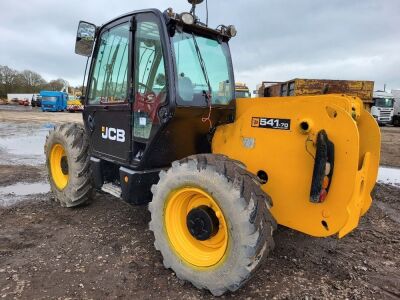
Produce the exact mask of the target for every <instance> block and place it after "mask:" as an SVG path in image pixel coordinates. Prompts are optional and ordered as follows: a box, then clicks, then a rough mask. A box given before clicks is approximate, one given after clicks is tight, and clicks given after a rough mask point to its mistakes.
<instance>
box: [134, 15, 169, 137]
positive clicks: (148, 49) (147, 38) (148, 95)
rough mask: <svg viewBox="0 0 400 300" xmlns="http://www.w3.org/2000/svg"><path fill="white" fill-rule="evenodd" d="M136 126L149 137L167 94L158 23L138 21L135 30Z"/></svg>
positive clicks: (135, 132)
mask: <svg viewBox="0 0 400 300" xmlns="http://www.w3.org/2000/svg"><path fill="white" fill-rule="evenodd" d="M135 65H136V66H137V67H136V68H135V82H134V86H135V103H134V115H133V118H134V120H133V121H134V122H133V124H134V130H133V134H134V136H135V137H137V138H142V139H148V138H149V137H150V134H151V131H152V129H154V126H156V125H159V120H158V115H157V112H158V110H159V108H160V106H161V105H162V104H163V103H165V101H166V98H167V78H166V72H165V63H164V53H163V49H162V43H161V37H160V30H159V26H158V24H157V23H156V22H154V21H139V22H138V23H137V28H136V34H135Z"/></svg>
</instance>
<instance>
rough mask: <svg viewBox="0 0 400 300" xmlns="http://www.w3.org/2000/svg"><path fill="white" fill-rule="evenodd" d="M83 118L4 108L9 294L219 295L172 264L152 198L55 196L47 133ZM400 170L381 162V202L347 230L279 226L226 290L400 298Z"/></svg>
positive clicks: (3, 232) (252, 294)
mask: <svg viewBox="0 0 400 300" xmlns="http://www.w3.org/2000/svg"><path fill="white" fill-rule="evenodd" d="M13 115H14V116H13ZM46 115H47V116H46ZM13 118H14V119H15V120H17V122H15V121H13ZM80 118H81V116H80V115H79V114H68V113H60V114H59V113H41V112H35V111H31V112H25V113H21V112H11V111H4V110H1V108H0V121H1V123H0V220H1V221H0V297H1V298H4V299H13V298H24V299H37V298H41V299H54V298H61V299H64V298H68V297H69V298H74V299H78V298H79V299H81V298H87V299H89V298H94V299H98V298H139V299H150V298H151V299H153V298H155V299H158V298H171V299H177V298H179V299H207V298H211V295H210V294H209V293H208V292H205V291H198V290H197V289H195V288H194V287H192V286H191V285H190V284H188V283H185V282H182V281H180V280H179V279H177V278H176V276H175V275H174V273H173V272H171V271H170V270H165V269H164V267H163V265H162V258H161V256H160V254H159V253H158V252H157V251H155V250H154V248H153V236H152V234H151V232H149V230H148V222H149V219H150V216H149V213H148V211H147V208H146V207H133V206H129V205H127V204H125V203H123V202H122V201H120V200H117V199H115V198H114V197H112V196H109V195H104V194H98V195H97V196H96V197H95V200H94V201H93V203H92V204H90V205H87V206H84V207H81V208H77V209H65V208H61V207H59V206H58V205H56V203H54V202H52V201H51V200H50V199H51V194H50V193H48V191H49V186H48V184H47V179H46V176H47V175H46V172H45V170H44V158H43V154H42V153H43V143H44V139H45V136H46V133H47V131H48V130H49V129H50V128H52V126H53V125H54V124H55V123H56V122H63V121H71V120H79V119H80ZM387 132H389V134H390V136H391V138H390V139H387V140H389V141H390V147H389V146H387V145H386V146H387V147H386V146H385V145H384V146H383V147H382V149H389V150H390V149H392V148H393V147H392V146H393V145H397V149H399V147H398V146H399V145H400V130H399V129H398V128H394V129H390V130H389V129H387V130H382V135H383V139H382V140H383V143H387V142H385V140H386V134H387ZM392 150H393V149H392ZM392 150H390V151H392ZM384 151H386V150H384ZM390 151H389V154H388V156H390V158H387V155H386V153H384V152H383V153H382V161H394V163H393V164H391V165H392V166H400V157H399V155H400V154H399V151H398V150H397V152H396V151H394V152H393V151H392V152H390ZM399 179H400V174H399V169H396V168H391V167H382V168H381V169H380V172H379V180H380V181H381V182H382V184H378V185H377V186H376V188H375V190H374V193H373V198H374V202H373V206H372V208H371V209H370V210H369V211H368V213H367V215H366V216H365V217H364V218H362V220H361V224H360V226H359V228H358V229H357V230H355V231H354V232H352V233H351V234H349V235H348V236H346V237H345V238H344V239H341V240H338V239H336V238H324V239H316V238H312V237H308V236H306V235H303V234H300V233H298V232H295V231H292V230H290V229H287V228H284V227H279V228H278V231H277V233H276V234H275V242H276V248H275V250H274V251H273V253H272V254H271V256H270V257H269V259H268V261H267V263H266V264H265V266H263V267H262V268H261V270H260V271H259V272H258V273H257V275H256V276H255V277H254V278H253V279H252V280H251V281H250V282H249V283H248V284H247V285H246V286H245V287H244V288H243V289H241V290H240V291H238V292H236V293H233V294H227V295H226V296H224V297H223V298H240V299H241V298H276V299H286V298H332V299H333V298H342V299H344V298H349V299H367V298H368V299H371V298H372V299H382V298H386V299H398V298H399V297H400V271H399V270H400V255H399V253H400V239H399V237H400V226H399V224H400V217H399V216H400V188H399V184H400V183H399ZM383 183H390V184H383Z"/></svg>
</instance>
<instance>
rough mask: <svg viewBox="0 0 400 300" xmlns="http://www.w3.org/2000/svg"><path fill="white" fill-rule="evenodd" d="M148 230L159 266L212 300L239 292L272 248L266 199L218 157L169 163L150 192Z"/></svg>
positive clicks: (238, 168)
mask: <svg viewBox="0 0 400 300" xmlns="http://www.w3.org/2000/svg"><path fill="white" fill-rule="evenodd" d="M152 192H153V200H152V202H151V203H150V204H149V210H150V212H151V222H150V229H151V230H152V231H153V233H154V237H155V242H154V245H155V247H156V249H157V250H159V251H160V252H161V254H162V256H163V258H164V266H165V267H166V268H171V269H173V270H174V271H175V273H176V275H177V276H178V277H179V278H181V279H184V280H188V281H190V282H191V283H192V284H193V285H195V286H196V287H197V288H200V289H201V288H205V289H208V290H210V291H211V293H212V294H214V295H222V294H223V293H225V292H226V291H228V290H230V291H235V290H237V289H238V288H240V287H241V286H242V285H243V284H244V283H245V282H246V281H247V280H248V279H250V277H251V276H252V275H253V274H254V272H255V271H256V270H257V269H258V267H259V266H260V265H261V263H262V262H263V260H264V258H265V257H266V256H267V255H268V253H269V252H270V250H271V249H272V248H273V247H274V242H273V237H272V234H273V229H274V228H275V226H276V223H275V221H274V219H273V217H272V215H271V214H270V212H269V208H270V206H271V200H270V198H269V197H268V196H267V195H266V194H265V193H264V192H263V191H262V190H261V188H260V183H259V181H258V180H257V178H256V177H255V176H253V175H252V174H251V173H249V172H248V171H246V170H245V169H244V168H243V165H241V164H240V163H239V162H236V161H233V160H230V159H229V158H227V157H226V156H223V155H214V154H201V155H194V156H190V157H188V158H185V159H183V160H181V161H179V162H174V163H173V164H172V167H171V168H170V169H169V170H168V171H167V172H164V171H162V172H161V173H160V181H159V183H158V184H157V185H155V186H153V188H152Z"/></svg>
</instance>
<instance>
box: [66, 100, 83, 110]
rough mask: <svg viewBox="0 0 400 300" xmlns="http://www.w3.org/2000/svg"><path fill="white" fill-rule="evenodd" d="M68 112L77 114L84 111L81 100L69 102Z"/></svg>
mask: <svg viewBox="0 0 400 300" xmlns="http://www.w3.org/2000/svg"><path fill="white" fill-rule="evenodd" d="M67 111H69V112H71V113H72V112H76V111H83V105H82V103H81V101H80V100H79V99H72V100H68V101H67Z"/></svg>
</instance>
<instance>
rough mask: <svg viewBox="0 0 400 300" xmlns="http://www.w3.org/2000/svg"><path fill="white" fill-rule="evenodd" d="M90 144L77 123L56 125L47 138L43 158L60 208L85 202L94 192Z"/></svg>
mask: <svg viewBox="0 0 400 300" xmlns="http://www.w3.org/2000/svg"><path fill="white" fill-rule="evenodd" d="M88 150H89V145H88V141H87V137H86V134H85V130H84V128H83V127H82V126H81V125H79V124H63V125H60V126H56V127H55V128H54V129H53V130H52V131H50V132H49V134H48V136H47V138H46V144H45V155H46V166H47V171H48V174H49V182H50V186H51V190H52V192H53V194H54V196H55V199H56V201H58V202H60V204H61V205H62V206H67V207H72V206H77V205H79V204H82V203H85V202H87V201H88V200H89V199H90V198H91V194H92V191H93V188H92V184H91V178H90V168H89V154H88Z"/></svg>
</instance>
